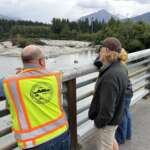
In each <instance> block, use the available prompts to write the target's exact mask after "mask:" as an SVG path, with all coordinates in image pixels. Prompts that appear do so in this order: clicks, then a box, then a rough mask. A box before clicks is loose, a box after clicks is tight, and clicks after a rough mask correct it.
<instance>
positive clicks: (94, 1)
mask: <svg viewBox="0 0 150 150" xmlns="http://www.w3.org/2000/svg"><path fill="white" fill-rule="evenodd" d="M77 6H78V7H81V8H84V9H102V8H106V7H107V6H108V2H107V0H82V1H79V2H78V3H77Z"/></svg>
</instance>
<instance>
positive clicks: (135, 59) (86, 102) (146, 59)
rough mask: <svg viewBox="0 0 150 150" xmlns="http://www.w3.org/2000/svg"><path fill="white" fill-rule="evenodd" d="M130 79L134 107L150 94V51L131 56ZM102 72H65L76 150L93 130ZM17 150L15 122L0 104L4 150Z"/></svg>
mask: <svg viewBox="0 0 150 150" xmlns="http://www.w3.org/2000/svg"><path fill="white" fill-rule="evenodd" d="M128 69H129V77H130V79H131V82H132V84H133V90H134V96H133V98H132V105H133V104H135V103H136V102H137V101H139V100H141V99H142V98H143V97H145V96H147V95H148V94H149V92H150V90H149V87H150V49H147V50H143V51H139V52H135V53H131V54H129V61H128ZM97 75H98V71H97V69H96V68H95V67H94V66H93V65H88V66H84V67H80V68H74V69H72V70H69V71H67V72H64V79H63V91H62V94H63V97H64V100H63V103H64V108H65V110H66V112H67V114H68V120H69V125H70V133H71V142H72V149H77V147H78V142H80V141H82V140H84V139H85V137H86V138H87V134H88V133H90V131H91V129H92V128H93V123H92V122H91V121H90V120H88V109H89V106H90V103H91V100H92V96H93V90H94V85H95V82H96V79H97ZM12 149H15V150H17V149H18V148H17V144H16V141H15V139H14V135H13V133H12V132H11V119H10V114H9V111H8V110H7V109H6V100H5V99H3V98H1V100H0V150H12Z"/></svg>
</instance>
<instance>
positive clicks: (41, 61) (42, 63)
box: [39, 58, 45, 67]
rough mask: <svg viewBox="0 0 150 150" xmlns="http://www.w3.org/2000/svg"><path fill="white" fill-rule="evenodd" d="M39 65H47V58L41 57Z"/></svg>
mask: <svg viewBox="0 0 150 150" xmlns="http://www.w3.org/2000/svg"><path fill="white" fill-rule="evenodd" d="M39 65H40V66H41V67H45V59H43V58H40V59H39Z"/></svg>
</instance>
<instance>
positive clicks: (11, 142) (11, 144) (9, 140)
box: [0, 133, 17, 150]
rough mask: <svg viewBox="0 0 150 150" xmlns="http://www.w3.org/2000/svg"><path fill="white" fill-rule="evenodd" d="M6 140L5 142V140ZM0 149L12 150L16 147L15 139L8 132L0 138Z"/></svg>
mask: <svg viewBox="0 0 150 150" xmlns="http://www.w3.org/2000/svg"><path fill="white" fill-rule="evenodd" d="M6 141H7V142H6ZM0 145H1V146H0V149H1V150H12V149H13V148H16V147H17V143H16V140H15V138H14V135H13V134H12V133H11V134H8V135H6V136H4V137H2V138H1V140H0Z"/></svg>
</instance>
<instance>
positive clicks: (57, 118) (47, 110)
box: [0, 45, 70, 150]
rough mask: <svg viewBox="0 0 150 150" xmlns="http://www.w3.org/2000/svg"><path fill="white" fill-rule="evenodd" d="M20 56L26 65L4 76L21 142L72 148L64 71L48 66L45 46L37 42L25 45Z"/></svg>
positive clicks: (43, 148)
mask: <svg viewBox="0 0 150 150" xmlns="http://www.w3.org/2000/svg"><path fill="white" fill-rule="evenodd" d="M21 58H22V62H23V65H24V68H23V69H22V70H20V71H19V73H17V75H15V76H12V77H9V78H7V79H4V80H3V92H4V94H5V96H6V98H7V101H8V104H9V109H10V113H11V117H12V122H13V124H12V129H13V131H14V133H15V138H16V141H17V143H18V146H19V147H20V148H21V149H30V150H69V149H70V136H69V133H68V121H67V118H66V115H65V113H64V111H63V107H62V103H61V77H62V74H61V73H60V72H51V71H49V70H47V69H46V68H45V57H44V53H43V50H42V49H41V48H39V47H37V46H34V45H30V46H27V47H25V48H24V49H23V51H22V54H21ZM0 91H2V90H1V89H0ZM1 93H2V92H1Z"/></svg>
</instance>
